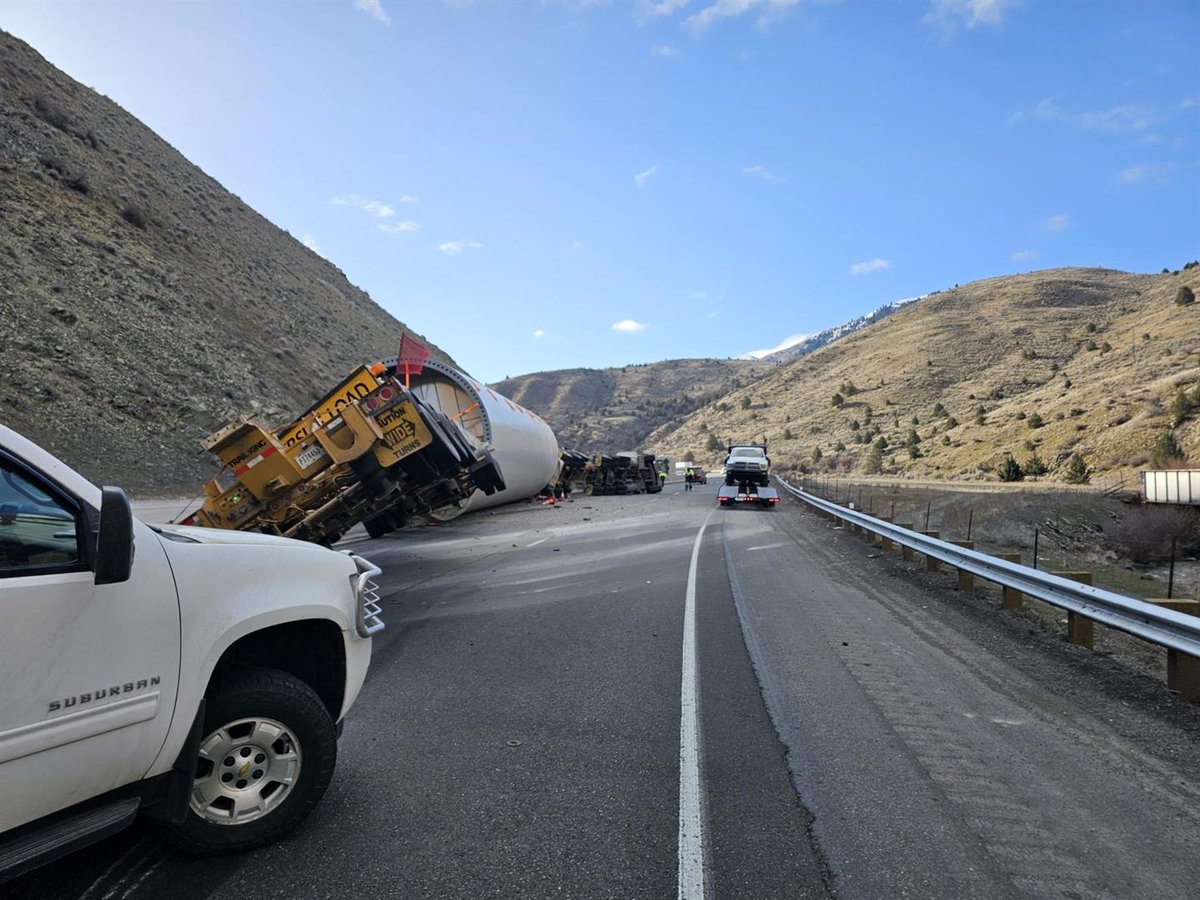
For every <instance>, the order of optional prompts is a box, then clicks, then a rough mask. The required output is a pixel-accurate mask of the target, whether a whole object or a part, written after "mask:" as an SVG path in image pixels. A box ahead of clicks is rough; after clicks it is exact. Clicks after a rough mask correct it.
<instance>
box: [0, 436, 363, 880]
mask: <svg viewBox="0 0 1200 900" xmlns="http://www.w3.org/2000/svg"><path fill="white" fill-rule="evenodd" d="M378 574H379V569H377V568H375V567H373V566H372V565H371V564H370V563H369V562H367V561H366V560H364V559H362V558H361V557H357V556H354V555H352V554H349V553H338V552H335V551H333V550H328V549H325V548H324V547H318V546H316V545H313V544H306V543H302V542H300V541H292V540H288V539H285V538H276V537H268V536H266V535H260V534H247V533H241V532H231V531H219V530H215V529H204V528H185V527H176V526H151V525H146V524H143V523H142V522H139V521H138V520H137V519H135V518H134V517H133V515H132V513H131V510H130V505H129V501H128V500H127V499H126V497H125V494H124V492H123V491H121V490H120V489H118V488H108V487H106V488H103V489H101V488H98V487H96V486H95V485H93V484H91V483H90V482H88V481H87V480H86V479H85V478H83V477H82V476H81V475H79V474H78V473H76V472H74V471H72V470H71V469H70V468H69V467H67V466H66V465H64V464H63V463H62V462H61V461H59V460H58V459H56V458H55V457H54V456H52V455H51V454H50V453H47V452H46V451H45V450H43V449H42V448H40V447H38V446H37V445H36V444H34V443H32V442H30V441H28V440H26V439H25V438H23V437H21V436H20V435H19V434H17V433H16V432H14V431H12V430H10V429H8V428H5V427H4V426H2V425H0V881H3V880H6V879H7V878H11V877H13V876H15V875H16V874H19V873H20V872H22V871H25V870H27V869H29V868H32V867H33V866H35V865H38V864H40V863H42V862H45V861H47V860H48V859H52V858H54V857H55V856H57V855H61V854H63V853H66V852H69V851H71V850H73V849H75V848H77V847H80V846H83V845H84V844H87V843H90V842H91V841H93V840H96V839H98V838H101V837H104V836H106V835H108V834H111V833H112V832H114V831H116V830H118V829H120V828H122V827H124V826H125V825H127V824H128V823H129V822H130V821H132V819H133V818H134V817H135V816H136V815H137V813H138V812H139V810H140V811H141V812H143V813H144V814H145V815H147V816H150V817H152V818H155V819H159V820H161V821H162V822H163V823H164V827H165V828H166V829H167V830H168V831H169V833H170V835H171V837H172V839H173V840H174V841H175V842H176V843H177V844H178V845H179V846H181V847H182V848H183V849H185V850H187V851H189V852H192V853H195V854H200V855H205V854H215V853H224V852H236V851H240V850H246V849H250V848H252V847H257V846H261V845H263V844H266V843H269V842H271V841H273V840H275V839H277V838H279V837H280V836H282V835H283V834H284V833H286V832H287V831H288V830H290V829H291V828H293V827H294V826H295V825H296V824H298V823H299V822H300V820H301V819H303V818H304V816H305V815H306V814H307V813H308V812H309V811H310V810H311V809H312V808H313V807H314V806H315V805H316V803H317V802H318V801H319V800H320V798H321V795H322V794H323V793H324V791H325V788H326V786H327V785H328V783H329V780H330V778H331V776H332V774H333V767H334V762H335V759H336V755H337V737H338V735H339V734H340V731H341V721H342V718H343V717H344V716H345V715H346V712H347V711H348V710H349V709H350V706H351V705H352V704H353V703H354V701H355V699H356V697H357V696H358V692H359V689H360V688H361V687H362V684H363V680H364V678H365V677H366V674H367V666H368V664H369V662H370V655H371V635H372V634H373V633H375V632H377V631H378V630H379V629H381V628H382V627H383V623H382V621H380V618H379V607H378V596H377V593H376V589H375V586H374V584H373V582H372V581H371V579H372V578H373V577H375V576H376V575H378Z"/></svg>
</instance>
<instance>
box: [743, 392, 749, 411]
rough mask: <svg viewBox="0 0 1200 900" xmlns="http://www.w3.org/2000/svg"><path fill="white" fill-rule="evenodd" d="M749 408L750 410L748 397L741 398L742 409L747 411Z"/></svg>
mask: <svg viewBox="0 0 1200 900" xmlns="http://www.w3.org/2000/svg"><path fill="white" fill-rule="evenodd" d="M749 408H750V397H749V395H747V396H745V397H743V398H742V409H749Z"/></svg>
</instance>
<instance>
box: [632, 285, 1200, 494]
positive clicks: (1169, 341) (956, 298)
mask: <svg viewBox="0 0 1200 900" xmlns="http://www.w3.org/2000/svg"><path fill="white" fill-rule="evenodd" d="M1185 283H1186V284H1189V285H1191V286H1193V288H1197V289H1200V268H1193V269H1190V270H1186V271H1183V272H1181V273H1180V274H1179V275H1132V274H1128V273H1123V272H1115V271H1110V270H1106V269H1053V270H1047V271H1043V272H1035V273H1031V274H1029V275H1020V276H1008V277H1003V278H993V279H988V280H985V281H979V282H975V283H972V284H968V285H964V286H962V287H960V288H956V289H955V290H953V291H946V292H943V293H940V294H935V295H932V296H930V297H928V298H926V299H925V300H922V301H921V302H919V303H915V304H913V305H911V306H909V307H906V308H905V309H902V310H900V311H899V312H897V313H896V314H895V315H893V316H891V317H889V318H887V319H885V320H884V321H882V322H879V323H877V324H875V325H872V326H870V327H868V328H866V329H864V330H863V331H861V332H858V333H856V334H853V335H850V336H849V337H847V338H844V339H843V340H841V341H838V342H836V343H834V344H831V345H829V346H828V347H825V348H823V349H822V350H819V351H817V352H816V353H814V354H812V355H811V356H808V357H804V358H802V359H800V360H797V361H795V362H792V363H790V364H786V365H784V366H782V367H780V368H779V369H778V370H776V371H775V372H773V373H772V374H770V375H768V376H767V377H766V378H764V379H763V380H762V381H761V382H759V383H757V384H755V385H754V386H753V388H752V394H753V396H754V398H755V400H756V402H757V401H763V402H766V403H767V407H766V408H765V409H760V410H755V412H756V413H758V414H757V415H756V416H754V417H753V418H752V417H751V415H750V414H749V413H748V412H746V411H743V410H742V409H741V408H740V406H739V404H738V403H737V400H738V398H739V396H740V392H734V393H733V394H731V395H730V396H729V397H726V398H724V401H725V402H726V403H727V404H729V406H730V410H729V411H728V412H721V413H718V411H717V409H716V408H715V406H713V405H709V406H707V407H705V408H703V409H701V410H699V411H698V412H697V413H696V414H695V415H694V416H692V418H691V419H689V420H688V421H687V422H686V423H684V424H683V425H682V426H680V427H678V428H666V429H660V430H659V431H657V432H655V433H654V434H653V435H652V436H651V437H650V439H649V440H648V441H647V446H648V447H650V448H651V449H655V450H658V451H660V452H665V453H667V454H668V455H669V454H670V453H672V452H676V451H678V450H679V449H680V448H683V447H699V446H703V443H702V442H701V441H700V440H699V438H700V435H701V432H700V426H701V424H702V423H703V424H707V425H708V427H709V429H710V430H718V431H719V432H720V433H721V434H722V435H724V436H728V437H729V438H731V439H735V440H736V439H745V438H746V437H747V436H758V435H761V434H763V433H764V431H765V432H766V433H767V434H768V435H769V436H770V439H771V443H772V449H773V452H772V458H773V460H774V461H775V462H776V465H777V467H779V468H793V467H798V466H799V465H801V464H805V465H810V464H811V457H812V449H813V447H814V445H816V446H820V447H821V448H822V451H823V453H824V455H825V458H824V459H823V460H822V462H821V464H820V465H819V466H818V468H819V469H821V468H825V467H827V466H831V465H835V464H836V465H839V466H840V467H841V468H843V469H845V468H847V467H850V468H851V469H852V470H854V471H861V465H862V460H863V458H864V457H865V455H866V453H867V451H868V450H869V445H865V444H858V443H855V442H854V436H855V432H854V431H853V430H852V428H851V421H852V420H855V419H857V420H858V421H859V422H860V423H862V422H865V420H866V412H867V408H868V407H869V408H870V410H871V414H872V419H873V422H874V423H875V424H876V425H878V426H879V427H880V428H881V430H882V435H883V436H884V437H886V438H887V441H888V443H889V448H888V451H887V452H886V454H885V457H884V471H885V473H890V474H895V475H898V476H901V477H911V478H933V479H985V480H986V479H993V478H994V477H995V476H994V472H995V469H996V467H997V466H998V465H999V464H1000V462H1001V461H1002V460H1003V458H1004V455H1005V454H1006V453H1012V454H1013V456H1014V457H1015V458H1016V459H1017V460H1018V461H1024V460H1026V459H1027V458H1028V457H1029V455H1030V454H1031V453H1032V452H1033V450H1035V449H1036V451H1037V453H1038V454H1039V456H1040V457H1041V459H1042V460H1043V461H1044V462H1045V463H1046V464H1047V465H1048V466H1049V469H1050V471H1049V473H1048V474H1047V475H1046V476H1044V478H1045V479H1046V480H1056V481H1061V480H1062V478H1063V476H1064V475H1065V471H1066V464H1067V461H1068V460H1069V458H1070V455H1071V453H1073V452H1078V453H1081V454H1083V456H1084V457H1085V459H1086V460H1087V462H1088V464H1089V465H1090V466H1092V467H1093V471H1094V474H1093V482H1094V483H1097V482H1099V483H1106V482H1112V481H1113V480H1115V479H1116V478H1118V477H1120V476H1121V474H1122V472H1125V474H1127V475H1129V476H1131V477H1132V474H1133V473H1132V471H1126V470H1129V469H1132V467H1134V466H1137V465H1139V464H1141V463H1142V462H1144V460H1145V458H1146V454H1147V453H1148V451H1149V449H1150V447H1151V445H1152V444H1153V443H1154V440H1155V439H1156V438H1157V436H1158V435H1159V434H1160V433H1161V432H1162V430H1163V429H1164V428H1166V427H1167V426H1168V412H1167V410H1168V409H1169V406H1170V402H1171V399H1172V398H1173V396H1174V395H1175V394H1176V393H1177V392H1178V391H1179V390H1180V389H1181V388H1185V387H1194V386H1195V385H1197V384H1200V306H1192V307H1179V306H1176V305H1175V303H1174V299H1173V298H1174V296H1175V293H1176V292H1177V290H1178V288H1179V286H1180V285H1181V284H1185ZM1146 335H1148V336H1149V337H1148V338H1147V337H1146ZM1089 341H1093V342H1095V344H1096V347H1097V349H1095V350H1089V349H1087V347H1088V346H1089V343H1088V342H1089ZM1104 344H1108V345H1109V346H1110V347H1111V349H1109V350H1107V351H1103V350H1101V349H1100V348H1101V347H1103V346H1104ZM846 382H853V384H854V385H855V386H856V387H857V388H858V392H857V393H855V394H853V395H852V396H847V397H846V403H845V404H844V405H843V406H842V407H840V408H835V407H834V406H833V405H832V404H831V402H830V401H831V398H832V397H833V395H834V393H836V392H838V391H839V390H840V389H841V387H842V385H843V384H844V383H846ZM937 403H941V404H942V405H943V406H944V407H945V409H946V411H947V413H948V414H949V415H951V416H954V417H955V418H956V419H957V420H958V425H957V426H955V427H948V422H947V420H946V419H945V418H940V419H939V418H935V417H934V416H933V411H934V406H935V404H937ZM979 407H982V409H983V415H984V418H985V424H983V425H978V424H976V416H977V410H978V409H979ZM1035 412H1036V413H1037V414H1038V415H1040V416H1041V418H1042V420H1043V423H1044V424H1043V425H1042V427H1040V428H1033V427H1031V424H1030V416H1031V415H1032V414H1033V413H1035ZM914 416H915V417H916V418H917V419H918V424H917V425H916V426H915V427H916V429H917V431H918V433H919V434H920V436H921V438H922V442H921V445H920V447H921V452H922V455H921V456H920V457H919V458H915V459H914V458H910V456H909V454H908V453H907V451H906V450H905V449H904V447H903V444H904V440H905V437H906V436H907V434H908V431H909V429H910V428H911V427H913V425H912V419H913V417H914ZM785 428H786V429H788V430H790V431H791V432H792V434H793V438H792V440H790V441H788V440H784V439H783V437H782V435H783V433H784V430H785ZM1175 434H1176V438H1177V439H1178V440H1179V442H1180V444H1181V445H1182V446H1183V447H1184V448H1185V449H1186V450H1187V451H1189V453H1190V454H1191V455H1192V456H1193V457H1200V417H1193V418H1192V419H1191V420H1189V421H1188V422H1186V423H1184V424H1183V425H1182V426H1180V427H1179V428H1177V429H1176V432H1175ZM945 436H948V437H949V438H950V443H949V444H944V443H943V442H942V440H943V438H944V437H945ZM839 441H840V442H841V443H843V444H845V445H846V448H847V449H846V450H845V451H844V452H842V453H838V454H832V453H831V452H830V450H831V447H832V446H833V445H834V444H835V443H836V442H839ZM717 455H718V454H713V455H712V456H713V458H712V459H706V461H707V462H709V463H714V462H716V461H717V460H716V456H717Z"/></svg>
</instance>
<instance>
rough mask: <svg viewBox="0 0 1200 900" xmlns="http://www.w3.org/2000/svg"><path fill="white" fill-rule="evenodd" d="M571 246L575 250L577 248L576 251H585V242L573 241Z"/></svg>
mask: <svg viewBox="0 0 1200 900" xmlns="http://www.w3.org/2000/svg"><path fill="white" fill-rule="evenodd" d="M571 246H572V247H573V248H575V249H576V250H582V249H583V241H572V242H571Z"/></svg>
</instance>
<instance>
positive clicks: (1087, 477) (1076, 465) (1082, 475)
mask: <svg viewBox="0 0 1200 900" xmlns="http://www.w3.org/2000/svg"><path fill="white" fill-rule="evenodd" d="M1091 480H1092V474H1091V472H1089V471H1088V464H1087V463H1086V462H1085V461H1084V459H1083V457H1082V456H1080V455H1079V454H1078V453H1072V454H1071V460H1070V462H1068V463H1067V484H1087V483H1088V482H1089V481H1091Z"/></svg>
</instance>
